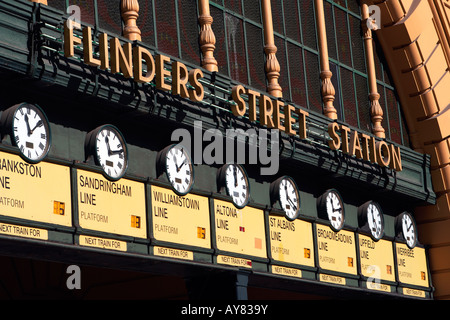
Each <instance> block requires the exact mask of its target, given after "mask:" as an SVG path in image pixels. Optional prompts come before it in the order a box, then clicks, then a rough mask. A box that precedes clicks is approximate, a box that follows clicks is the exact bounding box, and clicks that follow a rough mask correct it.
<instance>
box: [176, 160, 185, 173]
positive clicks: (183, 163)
mask: <svg viewBox="0 0 450 320" xmlns="http://www.w3.org/2000/svg"><path fill="white" fill-rule="evenodd" d="M185 164H186V159H184V161H183V162H182V163H181V164H180V166H179V167H178V166H177V171H180V170H181V168H182V167H183V166H184V165H185Z"/></svg>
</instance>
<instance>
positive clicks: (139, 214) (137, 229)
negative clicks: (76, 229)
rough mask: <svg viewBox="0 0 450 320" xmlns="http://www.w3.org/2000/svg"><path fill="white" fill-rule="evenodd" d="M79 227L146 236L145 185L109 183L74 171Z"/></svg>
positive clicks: (119, 182)
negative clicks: (75, 175) (75, 174)
mask: <svg viewBox="0 0 450 320" xmlns="http://www.w3.org/2000/svg"><path fill="white" fill-rule="evenodd" d="M77 188H78V190H77V199H78V222H79V225H80V227H82V228H85V229H90V230H95V231H101V232H108V233H115V234H120V235H124V236H131V237H137V238H146V237H147V222H146V221H147V219H146V210H145V186H144V183H140V182H136V181H132V180H127V179H120V180H119V181H109V180H107V179H105V177H103V175H101V174H99V173H94V172H89V171H84V170H79V169H78V170H77Z"/></svg>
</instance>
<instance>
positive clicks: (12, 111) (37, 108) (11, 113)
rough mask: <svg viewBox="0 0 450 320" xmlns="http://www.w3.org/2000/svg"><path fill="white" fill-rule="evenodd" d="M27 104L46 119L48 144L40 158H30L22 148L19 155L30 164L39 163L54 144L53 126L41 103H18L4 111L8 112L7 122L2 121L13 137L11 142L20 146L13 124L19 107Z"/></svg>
mask: <svg viewBox="0 0 450 320" xmlns="http://www.w3.org/2000/svg"><path fill="white" fill-rule="evenodd" d="M25 105H28V106H30V107H31V108H33V109H35V111H36V112H37V113H39V115H40V116H41V118H42V120H44V122H45V123H44V125H45V126H46V128H47V131H48V140H47V145H46V146H45V147H46V150H45V152H44V153H43V154H42V156H41V157H39V158H38V159H30V158H28V157H27V156H26V155H25V154H23V153H22V151H21V150H20V149H19V150H18V152H19V155H20V157H21V158H22V159H23V160H25V161H26V162H28V163H30V164H37V163H39V162H41V161H43V160H44V159H45V158H46V157H47V155H48V153H49V152H50V148H51V146H52V132H51V128H50V122H49V121H48V118H47V115H46V114H45V112H44V110H43V109H42V108H41V107H40V106H39V105H37V104H33V103H29V102H22V103H19V104H16V105H14V106H12V107H10V108H8V109H7V110H5V111H4V112H6V114H5V116H6V119H5V122H4V123H2V125H5V126H6V127H7V128H8V131H9V135H10V137H11V143H12V144H13V145H14V146H15V147H17V148H18V146H17V142H16V139H15V138H14V126H13V123H14V116H15V115H16V112H17V111H18V110H19V108H22V107H23V106H25Z"/></svg>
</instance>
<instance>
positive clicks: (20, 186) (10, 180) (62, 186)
mask: <svg viewBox="0 0 450 320" xmlns="http://www.w3.org/2000/svg"><path fill="white" fill-rule="evenodd" d="M71 207H72V205H71V193H70V168H69V167H65V166H61V165H57V164H52V163H48V162H40V163H38V164H30V163H27V162H25V161H23V160H22V158H21V157H19V156H17V155H13V154H9V153H5V152H0V211H1V214H2V215H5V216H10V217H15V218H21V219H28V220H33V221H39V222H46V223H52V224H58V225H63V226H71V225H72V211H71Z"/></svg>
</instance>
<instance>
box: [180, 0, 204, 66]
mask: <svg viewBox="0 0 450 320" xmlns="http://www.w3.org/2000/svg"><path fill="white" fill-rule="evenodd" d="M178 15H179V17H180V21H179V23H180V38H181V55H182V56H181V58H182V59H183V60H186V61H188V62H191V63H193V64H195V65H200V64H201V62H200V47H199V43H198V35H199V28H198V22H197V21H198V13H197V0H183V1H179V2H178Z"/></svg>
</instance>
